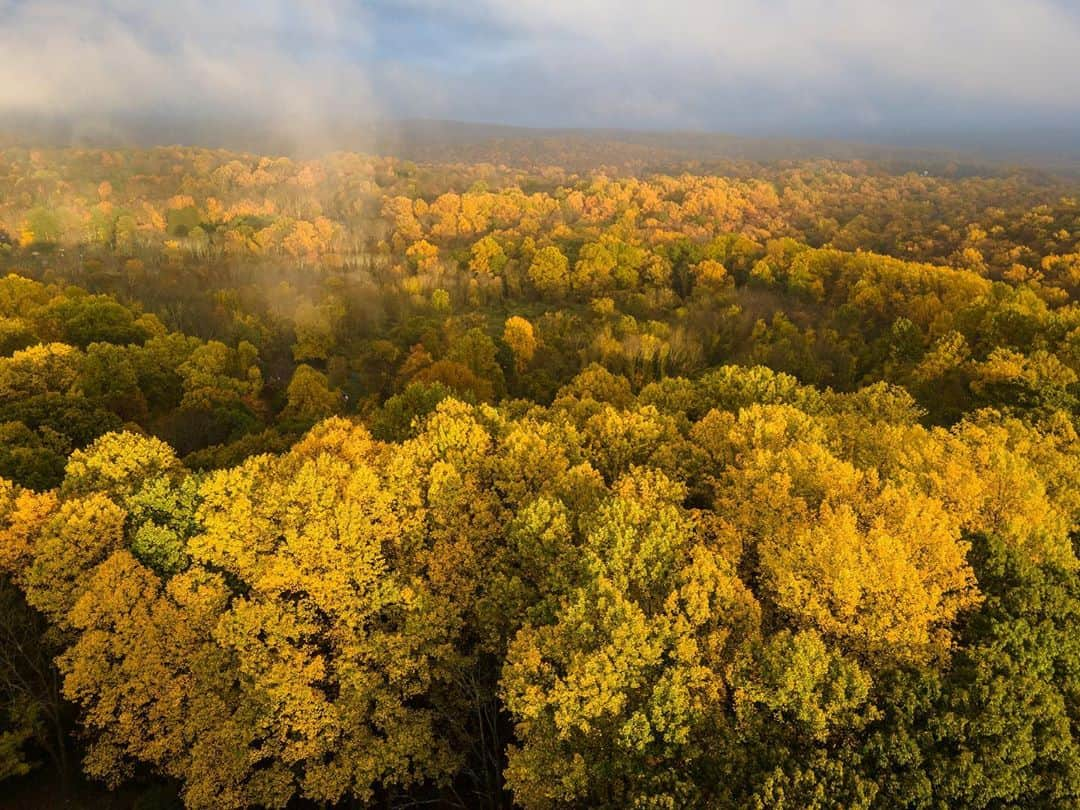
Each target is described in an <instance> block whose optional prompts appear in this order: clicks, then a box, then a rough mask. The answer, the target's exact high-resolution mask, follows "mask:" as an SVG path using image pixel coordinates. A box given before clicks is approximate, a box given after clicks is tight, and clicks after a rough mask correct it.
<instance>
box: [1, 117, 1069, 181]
mask: <svg viewBox="0 0 1080 810" xmlns="http://www.w3.org/2000/svg"><path fill="white" fill-rule="evenodd" d="M906 140H908V141H912V140H913V138H912V137H910V136H909V137H907V138H906ZM0 143H2V144H6V145H15V144H18V145H24V146H30V145H34V146H83V147H105V148H112V147H124V146H137V147H151V146H162V145H171V144H183V145H188V146H201V147H206V148H223V149H231V150H239V151H245V152H251V153H256V154H277V155H288V156H295V157H305V156H311V155H316V154H322V153H326V152H331V151H356V152H366V153H372V154H380V155H387V156H393V157H399V158H401V159H404V160H412V161H418V162H450V163H455V162H467V163H492V164H497V165H506V166H516V167H522V168H536V167H538V166H548V165H558V166H561V167H563V168H565V169H569V170H571V171H591V170H596V169H598V168H609V169H612V170H616V171H623V172H649V171H672V170H687V169H689V170H696V171H705V170H708V169H709V164H710V163H713V162H719V161H724V162H728V163H730V162H731V161H747V162H777V161H795V160H812V159H821V160H837V161H852V160H866V161H873V162H875V163H878V164H882V165H883V167H885V168H887V169H889V170H893V171H930V172H932V173H940V172H948V173H949V174H954V175H956V174H960V175H963V174H986V173H988V172H989V173H998V172H1001V171H1003V170H1006V169H1009V168H1014V167H1021V168H1028V169H1036V170H1048V171H1055V172H1068V173H1074V172H1076V173H1080V140H1073V139H1070V138H1069V137H1068V134H1067V133H1066V134H1062V133H1053V134H1051V135H1048V136H1047V137H1046V138H1044V139H1043V145H1042V146H1041V147H1040V148H1038V149H1029V150H1025V149H1018V148H1016V147H1015V146H1007V145H1005V144H1004V142H1003V139H1002V138H998V139H997V140H996V141H995V139H994V138H993V137H989V138H987V139H986V142H985V143H983V144H981V145H972V146H971V147H969V148H958V147H954V146H939V147H935V146H927V145H920V144H917V143H897V144H892V143H885V142H873V143H868V142H861V141H855V140H847V139H840V138H802V137H782V136H772V135H769V136H761V137H756V136H747V135H732V134H725V133H712V132H691V131H656V130H653V131H648V130H627V129H611V128H598V129H573V128H531V127H521V126H513V125H507V124H497V123H472V122H464V121H451V120H434V119H404V120H383V121H362V122H350V123H344V122H335V123H320V124H319V125H318V126H310V125H308V126H305V127H303V128H299V127H290V126H288V125H282V124H281V123H280V122H274V121H265V122H254V123H253V122H250V121H230V120H226V119H222V118H204V119H189V118H173V119H170V118H167V117H161V116H155V117H147V118H137V117H129V118H125V119H123V120H115V119H113V120H108V121H106V120H100V121H99V120H93V119H90V120H80V121H77V122H75V121H72V120H69V119H65V118H60V117H57V118H49V119H43V118H22V119H19V118H15V119H9V120H8V121H5V122H4V123H3V124H0ZM995 144H996V145H995ZM726 168H727V169H729V170H730V168H731V167H730V166H728V167H726Z"/></svg>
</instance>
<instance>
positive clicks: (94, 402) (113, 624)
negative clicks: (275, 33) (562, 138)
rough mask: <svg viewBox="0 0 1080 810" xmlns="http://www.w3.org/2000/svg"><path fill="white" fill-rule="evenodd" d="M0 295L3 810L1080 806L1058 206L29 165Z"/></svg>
mask: <svg viewBox="0 0 1080 810" xmlns="http://www.w3.org/2000/svg"><path fill="white" fill-rule="evenodd" d="M568 151H569V152H572V151H573V149H572V148H571V147H568ZM448 160H449V159H448ZM577 162H578V161H575V160H574V159H573V156H572V155H569V154H568V156H567V159H566V161H565V162H563V163H562V165H563V166H573V165H576V163H577ZM0 271H2V273H0V276H2V277H0V779H3V780H4V781H3V782H0V796H2V795H3V794H5V793H6V794H7V795H8V796H11V797H16V798H18V797H22V799H21V800H22V801H23V802H24V806H32V802H33V801H34V800H35V799H34V797H39V798H38V801H39V802H40V801H43V800H42V799H41V798H40V797H41V796H42V795H49V796H59V795H67V796H69V797H73V798H72V801H77V802H85V803H86V806H105V805H104V804H102V803H103V802H112V804H110V805H108V806H125V807H132V806H134V807H138V808H141V809H142V810H150V808H157V807H162V808H164V807H175V806H186V807H189V808H207V810H209V809H210V808H225V809H228V808H245V807H269V808H278V807H285V806H335V805H336V806H341V807H361V806H372V807H387V808H390V807H393V808H399V807H400V808H404V807H419V806H441V807H448V808H453V807H459V808H465V807H469V808H473V807H479V808H485V807H486V808H496V807H510V806H520V807H523V808H535V809H537V810H540V809H544V808H570V807H603V808H624V807H637V808H657V809H660V808H684V807H703V808H715V809H716V810H722V809H725V808H744V807H747V808H762V809H764V808H786V809H787V810H795V808H820V809H821V810H825V808H837V810H839V808H1040V807H1042V808H1065V807H1080V562H1078V556H1077V555H1078V553H1080V546H1078V539H1080V487H1078V486H1077V483H1078V480H1080V435H1078V432H1077V431H1078V428H1080V298H1078V296H1080V181H1078V180H1077V179H1076V178H1075V177H1069V176H1066V175H1054V174H1048V173H1044V172H1034V171H1024V170H1005V169H1002V168H986V169H983V170H979V171H975V170H973V169H971V168H970V167H969V168H967V169H964V170H960V169H958V168H957V167H956V166H951V167H950V166H938V167H931V168H927V169H919V168H918V167H917V166H907V167H903V168H899V167H897V166H894V165H890V164H886V163H875V162H868V161H826V160H816V161H815V160H798V161H794V160H771V161H765V162H753V161H749V160H731V161H715V162H713V163H711V164H710V165H709V166H707V167H705V166H701V165H694V166H690V165H686V166H681V167H673V168H672V169H671V170H670V171H667V172H664V173H654V172H643V171H633V170H629V169H627V168H626V167H615V166H613V167H609V168H608V169H604V168H600V167H594V168H591V169H588V170H584V169H574V170H571V169H569V168H560V166H542V165H536V164H524V163H520V162H514V163H511V164H510V165H501V164H495V163H475V162H468V161H462V162H442V163H415V162H409V161H404V160H400V159H394V158H376V157H369V156H365V155H360V154H353V153H335V154H331V155H328V156H326V157H323V158H320V159H313V160H300V159H287V158H275V157H264V156H258V155H252V154H241V153H232V152H225V151H213V150H204V149H193V148H180V147H170V148H157V149H147V150H133V149H125V150H101V149H75V148H68V149H28V148H22V147H8V148H4V149H3V150H0ZM43 786H50V787H46V788H43ZM43 789H45V790H52V791H54V792H52V793H47V794H42V793H40V792H35V791H41V790H43ZM109 791H113V792H112V793H109ZM110 797H111V798H110ZM2 803H3V800H2V799H0V804H2ZM95 803H96V804H95Z"/></svg>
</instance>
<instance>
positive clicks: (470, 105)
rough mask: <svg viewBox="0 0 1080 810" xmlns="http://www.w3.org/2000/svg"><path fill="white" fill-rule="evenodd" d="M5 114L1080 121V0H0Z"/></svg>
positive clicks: (795, 122)
mask: <svg viewBox="0 0 1080 810" xmlns="http://www.w3.org/2000/svg"><path fill="white" fill-rule="evenodd" d="M0 21H2V22H0V54H2V55H3V56H2V57H0V115H8V116H33V115H39V116H61V117H66V118H68V119H71V120H78V121H83V122H87V123H88V125H89V124H91V123H93V122H99V123H100V124H102V125H105V126H107V125H108V124H109V122H113V121H118V120H121V119H130V118H132V117H141V118H143V119H147V120H152V119H154V118H159V119H170V120H183V119H198V118H200V117H204V118H205V117H214V116H218V117H221V116H227V117H232V118H235V119H237V120H242V119H249V120H256V121H262V122H267V124H268V125H272V126H276V127H281V128H284V129H286V130H288V129H292V130H295V131H297V132H307V133H310V132H317V131H318V130H319V129H320V128H321V127H326V126H328V122H330V121H333V122H338V123H340V122H341V121H355V120H360V119H366V120H371V119H374V118H378V117H380V116H402V117H431V118H459V119H466V120H484V121H499V122H507V123H520V124H530V125H540V126H544V125H547V126H593V127H609V126H623V127H643V128H654V127H655V128H681V129H715V130H730V131H736V132H740V131H741V132H748V131H769V132H791V133H798V132H809V131H814V132H823V131H830V132H835V133H840V134H842V133H844V132H847V131H854V132H875V131H880V132H900V131H917V130H933V129H940V130H944V129H948V128H951V127H969V128H970V127H984V128H994V127H1007V126H1010V125H1014V126H1019V125H1021V124H1022V125H1023V126H1032V125H1045V126H1069V127H1075V126H1077V125H1078V124H1080V11H1078V10H1077V9H1076V8H1075V7H1074V5H1073V0H978V2H976V0H954V2H951V3H944V2H940V0H908V1H907V2H904V3H897V2H894V1H893V0H758V2H733V0H636V2H633V3H629V2H626V0H473V1H472V2H470V3H459V2H453V1H452V0H394V1H393V2H391V0H366V2H359V1H358V2H346V0H308V2H304V3H292V2H283V1H282V0H264V1H263V2H256V1H255V0H239V2H221V0H217V2H208V0H177V1H176V2H170V3H146V2H141V0H80V2H78V3H74V2H61V0H0Z"/></svg>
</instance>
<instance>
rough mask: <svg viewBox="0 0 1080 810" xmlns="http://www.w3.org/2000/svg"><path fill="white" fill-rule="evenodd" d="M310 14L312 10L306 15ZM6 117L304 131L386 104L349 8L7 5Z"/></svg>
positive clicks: (35, 0) (278, 3) (121, 2)
mask: <svg viewBox="0 0 1080 810" xmlns="http://www.w3.org/2000/svg"><path fill="white" fill-rule="evenodd" d="M301 9H302V13H301V11H300V10H301ZM0 21H2V22H0V54H2V57H0V113H5V114H8V115H17V116H24V117H26V116H34V115H42V116H62V117H65V118H69V119H76V120H77V119H85V120H87V121H98V122H101V121H105V122H107V121H109V120H118V119H129V118H131V117H136V116H137V117H143V118H153V117H155V116H158V117H165V118H169V119H175V120H179V119H185V118H199V117H207V118H208V117H233V118H236V119H245V118H246V119H251V120H259V121H267V122H272V123H273V124H274V125H277V126H282V127H286V128H290V129H293V130H296V131H297V132H299V131H301V130H304V129H305V128H312V127H316V126H318V125H319V124H321V123H322V122H323V121H325V120H326V119H327V117H328V116H331V115H334V116H336V115H338V114H340V113H341V112H342V111H348V110H367V111H370V110H371V109H372V108H373V107H374V104H375V100H374V99H375V97H374V94H373V93H372V91H371V87H370V85H369V84H368V81H367V75H366V72H365V71H364V70H363V69H362V68H361V67H360V65H359V64H358V63H357V62H355V61H354V59H353V54H355V53H358V52H360V51H362V50H363V49H364V48H366V47H369V45H370V40H369V26H368V24H367V21H366V19H365V17H364V15H363V13H362V11H360V10H359V9H358V7H356V6H354V5H353V4H350V3H346V2H340V1H339V0H308V2H305V3H303V4H296V3H291V2H284V1H283V0H227V1H226V2H221V0H217V1H211V0H171V1H170V2H167V3H166V2H162V3H158V2H141V0H79V1H78V2H64V1H63V0H14V1H12V0H8V2H4V0H0Z"/></svg>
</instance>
